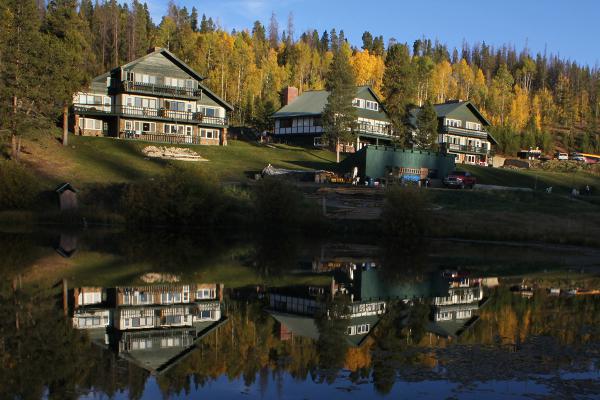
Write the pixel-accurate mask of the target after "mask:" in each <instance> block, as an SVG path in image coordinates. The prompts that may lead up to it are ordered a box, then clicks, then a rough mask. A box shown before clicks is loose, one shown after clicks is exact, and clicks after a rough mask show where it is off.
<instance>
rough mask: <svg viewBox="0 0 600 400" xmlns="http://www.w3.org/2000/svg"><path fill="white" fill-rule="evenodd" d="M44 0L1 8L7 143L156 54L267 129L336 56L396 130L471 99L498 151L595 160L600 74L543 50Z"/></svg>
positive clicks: (322, 80) (83, 0)
mask: <svg viewBox="0 0 600 400" xmlns="http://www.w3.org/2000/svg"><path fill="white" fill-rule="evenodd" d="M45 3H46V2H45V1H44V0H24V1H23V0H2V1H1V2H0V14H2V15H3V18H2V22H1V23H0V32H2V35H1V39H0V80H1V81H2V85H1V86H3V89H0V90H2V99H1V100H0V101H1V104H0V111H1V112H2V114H1V120H0V129H4V130H5V131H13V133H16V134H14V135H13V140H16V139H15V138H18V136H19V134H21V133H17V131H23V130H24V129H27V126H26V124H32V123H35V122H36V121H37V120H39V119H40V117H45V118H48V119H49V120H58V121H57V122H60V115H61V111H63V109H64V107H65V104H66V102H67V101H68V100H69V98H70V96H72V93H73V92H75V91H77V90H79V89H81V88H82V87H85V85H86V84H87V82H89V80H90V79H91V78H92V77H93V76H95V75H97V74H100V73H103V72H105V71H106V70H108V69H110V68H113V67H115V66H118V65H121V64H123V63H126V62H128V61H130V60H132V59H135V58H137V57H140V56H142V55H144V54H146V52H147V51H148V49H149V48H151V47H154V46H160V47H165V48H168V49H169V50H170V51H172V52H174V53H175V54H176V55H177V56H178V57H180V58H181V59H182V60H184V61H185V62H186V63H188V64H189V65H190V66H191V67H193V68H194V69H196V70H197V71H198V72H199V73H200V74H201V75H203V76H205V77H206V78H207V79H206V81H205V84H206V85H207V86H209V87H210V88H211V89H212V90H213V91H215V93H217V94H218V95H220V96H221V97H222V98H224V99H225V100H227V101H228V102H230V103H231V104H233V105H234V107H235V111H234V112H233V115H232V122H233V124H234V125H239V126H251V127H255V128H257V129H263V128H265V127H266V126H268V116H269V115H270V114H271V113H272V112H273V111H275V110H276V109H277V108H278V107H279V106H280V96H279V92H280V91H281V89H282V88H284V87H285V86H288V85H293V86H296V87H298V88H299V89H300V91H305V90H310V89H322V88H324V87H325V86H326V75H327V72H328V69H329V66H330V64H331V62H332V60H333V59H334V55H335V54H336V53H337V52H338V51H345V52H346V53H347V54H348V56H349V60H350V63H351V65H352V69H353V71H354V75H355V81H356V83H357V84H359V85H371V86H372V87H373V88H374V90H375V91H376V92H377V93H378V94H380V95H381V97H382V100H383V101H384V102H385V104H386V105H387V108H388V111H390V113H392V114H398V115H397V116H394V115H392V120H393V121H402V120H403V118H402V115H401V114H403V113H405V111H406V108H407V107H409V106H411V105H423V104H425V103H426V102H428V101H429V102H432V103H440V102H444V101H446V100H449V99H462V100H470V101H472V102H473V103H474V104H475V105H476V106H478V107H479V108H480V109H481V110H482V111H483V114H484V115H485V116H486V117H487V118H488V119H489V120H490V121H491V122H492V124H493V125H494V128H493V131H494V133H495V136H496V138H497V139H498V141H499V142H500V144H499V148H498V150H499V151H500V152H504V153H514V152H515V151H517V150H518V149H519V148H521V147H529V146H540V147H542V148H544V150H546V151H547V152H550V151H553V150H554V147H555V146H556V145H559V146H560V147H562V148H564V149H568V150H575V149H577V150H583V151H590V152H592V151H596V152H597V151H600V135H599V133H600V128H599V123H600V70H598V69H597V68H592V67H590V66H588V65H581V64H578V63H577V62H575V61H571V60H567V59H562V58H560V57H559V56H557V55H553V54H552V53H547V52H546V51H544V52H543V53H537V54H533V53H532V52H531V51H530V50H529V49H527V48H524V49H521V50H517V49H516V48H515V47H514V46H510V45H502V46H491V45H488V44H486V43H485V42H481V43H471V44H470V43H466V42H465V43H463V45H462V47H461V48H448V46H447V45H445V44H444V43H442V42H440V41H432V40H430V39H428V38H420V39H417V40H414V41H411V43H408V42H407V43H403V42H402V41H398V40H396V39H394V38H387V43H385V42H386V38H384V37H383V36H381V35H378V34H377V32H374V33H371V32H364V34H363V35H362V46H361V47H360V48H359V47H355V46H352V45H350V44H349V43H348V41H347V40H346V38H345V34H344V30H342V29H339V30H337V29H331V30H326V31H324V32H318V31H317V30H307V31H305V32H297V31H296V30H295V26H294V18H293V13H290V14H289V15H288V16H287V18H286V19H285V22H284V23H280V22H279V20H278V18H277V16H276V15H275V14H272V16H271V18H270V21H266V23H263V22H261V21H256V22H255V23H254V24H253V26H252V27H248V28H247V29H244V30H241V31H236V30H233V31H231V32H228V31H225V30H224V29H223V28H222V27H221V26H220V25H219V23H218V22H215V21H218V18H217V17H218V16H207V15H204V14H202V11H201V10H198V9H196V8H192V9H191V10H188V9H187V8H186V7H178V6H176V5H175V4H174V3H172V2H171V3H170V4H169V7H168V12H167V15H165V16H163V17H162V20H161V21H160V22H159V23H158V25H156V24H155V23H154V22H153V20H152V19H151V18H150V11H149V9H148V6H147V4H145V3H142V2H140V1H138V0H132V1H129V2H118V1H117V0H96V1H94V2H93V1H92V0H50V1H49V2H48V3H47V4H45ZM400 33H401V32H399V34H400ZM34 39H35V40H34ZM40 56H41V57H40ZM25 69H27V70H25ZM34 76H35V77H36V78H35V79H33V78H32V77H34ZM30 78H32V79H33V81H35V82H36V84H32V81H30V80H29V79H30ZM40 84H41V85H40ZM40 87H44V88H55V89H53V90H39V88H40ZM40 104H42V105H44V107H41V108H36V107H37V106H38V105H40ZM33 105H36V107H34V106H33ZM33 110H35V111H33ZM394 117H396V118H394ZM399 123H400V122H397V124H399Z"/></svg>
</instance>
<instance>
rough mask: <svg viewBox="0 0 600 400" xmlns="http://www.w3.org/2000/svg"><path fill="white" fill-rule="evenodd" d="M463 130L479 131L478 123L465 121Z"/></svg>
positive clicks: (479, 125)
mask: <svg viewBox="0 0 600 400" xmlns="http://www.w3.org/2000/svg"><path fill="white" fill-rule="evenodd" d="M465 128H467V129H470V130H473V131H480V130H481V124H480V123H478V122H471V121H467V122H466V123H465Z"/></svg>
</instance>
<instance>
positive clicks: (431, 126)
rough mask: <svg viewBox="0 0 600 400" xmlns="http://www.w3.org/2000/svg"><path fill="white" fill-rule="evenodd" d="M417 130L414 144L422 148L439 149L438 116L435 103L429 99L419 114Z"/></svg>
mask: <svg viewBox="0 0 600 400" xmlns="http://www.w3.org/2000/svg"><path fill="white" fill-rule="evenodd" d="M416 125H417V130H416V132H415V135H414V136H413V142H414V145H415V146H416V147H418V148H420V149H431V150H437V148H438V141H437V136H438V118H437V113H436V112H435V108H434V107H433V104H431V102H430V101H429V100H427V101H426V102H425V105H423V107H422V108H421V110H420V111H419V114H418V115H417V122H416Z"/></svg>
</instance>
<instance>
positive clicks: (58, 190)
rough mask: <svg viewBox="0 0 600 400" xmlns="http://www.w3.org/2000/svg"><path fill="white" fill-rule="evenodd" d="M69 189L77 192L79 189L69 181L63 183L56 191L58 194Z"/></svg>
mask: <svg viewBox="0 0 600 400" xmlns="http://www.w3.org/2000/svg"><path fill="white" fill-rule="evenodd" d="M67 190H70V191H71V192H74V193H77V189H75V188H74V187H73V186H72V185H71V184H70V183H69V182H65V183H61V184H60V185H58V187H57V188H56V189H55V190H54V191H55V192H56V193H58V194H63V193H64V192H66V191H67Z"/></svg>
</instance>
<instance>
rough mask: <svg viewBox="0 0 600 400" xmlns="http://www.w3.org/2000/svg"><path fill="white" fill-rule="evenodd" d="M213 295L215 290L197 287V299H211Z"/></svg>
mask: <svg viewBox="0 0 600 400" xmlns="http://www.w3.org/2000/svg"><path fill="white" fill-rule="evenodd" d="M213 297H215V291H214V290H211V289H198V291H197V292H196V298H197V299H211V298H213Z"/></svg>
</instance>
